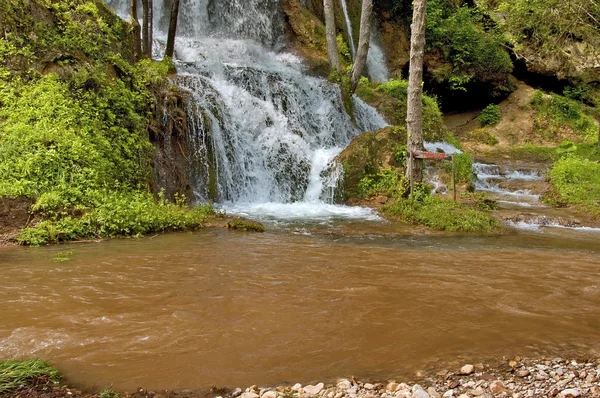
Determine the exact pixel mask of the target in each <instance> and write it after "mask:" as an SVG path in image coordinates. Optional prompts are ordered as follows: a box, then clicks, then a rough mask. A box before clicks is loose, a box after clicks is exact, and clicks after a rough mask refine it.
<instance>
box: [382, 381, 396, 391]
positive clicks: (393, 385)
mask: <svg viewBox="0 0 600 398" xmlns="http://www.w3.org/2000/svg"><path fill="white" fill-rule="evenodd" d="M385 389H386V390H388V391H391V392H396V391H398V383H395V382H393V381H392V382H390V383H389V384H388V385H387V387H386V388H385Z"/></svg>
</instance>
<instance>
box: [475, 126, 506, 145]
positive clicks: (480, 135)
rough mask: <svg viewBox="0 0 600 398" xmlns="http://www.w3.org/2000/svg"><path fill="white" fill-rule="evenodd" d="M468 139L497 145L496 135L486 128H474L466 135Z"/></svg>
mask: <svg viewBox="0 0 600 398" xmlns="http://www.w3.org/2000/svg"><path fill="white" fill-rule="evenodd" d="M467 137H468V139H469V140H471V141H475V142H478V143H480V144H486V145H497V144H498V137H496V136H495V135H493V134H492V133H490V132H489V130H488V129H487V128H485V127H484V128H480V129H475V130H473V131H471V132H469V134H468V135H467Z"/></svg>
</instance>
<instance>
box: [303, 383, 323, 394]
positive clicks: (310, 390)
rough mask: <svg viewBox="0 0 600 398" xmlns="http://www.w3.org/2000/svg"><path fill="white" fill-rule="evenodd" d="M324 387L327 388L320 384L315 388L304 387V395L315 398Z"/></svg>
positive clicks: (310, 386) (311, 386)
mask: <svg viewBox="0 0 600 398" xmlns="http://www.w3.org/2000/svg"><path fill="white" fill-rule="evenodd" d="M324 387H325V384H323V383H319V384H317V385H316V386H313V385H308V386H304V394H306V395H308V396H309V397H314V396H315V395H317V394H318V393H320V392H321V391H322V390H323V388H324Z"/></svg>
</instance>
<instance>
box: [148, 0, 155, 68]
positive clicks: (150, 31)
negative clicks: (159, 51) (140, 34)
mask: <svg viewBox="0 0 600 398" xmlns="http://www.w3.org/2000/svg"><path fill="white" fill-rule="evenodd" d="M153 33H154V5H153V0H148V53H147V54H146V55H148V58H152V44H153V43H154V41H153V40H152V39H153Z"/></svg>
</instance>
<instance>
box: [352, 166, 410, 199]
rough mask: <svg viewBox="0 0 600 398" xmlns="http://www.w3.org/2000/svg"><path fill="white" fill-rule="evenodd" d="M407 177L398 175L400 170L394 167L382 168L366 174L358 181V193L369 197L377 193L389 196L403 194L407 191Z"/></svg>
mask: <svg viewBox="0 0 600 398" xmlns="http://www.w3.org/2000/svg"><path fill="white" fill-rule="evenodd" d="M406 187H407V184H406V179H405V178H404V176H400V175H398V171H396V170H392V169H381V170H378V171H377V172H376V173H372V174H367V175H365V176H364V177H363V178H362V179H361V180H360V181H359V183H358V194H359V195H360V196H361V197H363V198H366V197H369V196H372V195H375V194H383V195H386V196H389V197H392V196H403V195H404V194H405V192H406Z"/></svg>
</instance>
